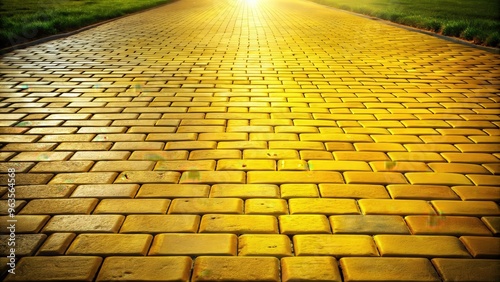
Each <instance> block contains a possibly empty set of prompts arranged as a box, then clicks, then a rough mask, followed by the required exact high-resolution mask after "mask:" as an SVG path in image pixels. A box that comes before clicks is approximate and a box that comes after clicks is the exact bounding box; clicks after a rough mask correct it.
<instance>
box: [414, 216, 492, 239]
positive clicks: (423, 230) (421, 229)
mask: <svg viewBox="0 0 500 282" xmlns="http://www.w3.org/2000/svg"><path fill="white" fill-rule="evenodd" d="M405 220H406V222H407V223H408V227H409V228H410V230H411V231H412V234H416V235H453V236H460V235H478V236H491V232H490V231H489V230H488V228H487V227H486V226H485V225H484V224H483V223H482V221H481V220H480V219H479V218H476V217H464V216H407V217H405Z"/></svg>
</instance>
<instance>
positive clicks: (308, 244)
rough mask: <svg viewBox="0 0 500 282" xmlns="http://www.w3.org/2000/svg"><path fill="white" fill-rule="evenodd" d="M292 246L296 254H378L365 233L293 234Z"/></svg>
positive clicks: (368, 255)
mask: <svg viewBox="0 0 500 282" xmlns="http://www.w3.org/2000/svg"><path fill="white" fill-rule="evenodd" d="M293 246H294V250H295V255H297V256H318V255H319V256H325V255H326V256H334V257H337V258H338V257H346V256H347V257H349V256H365V257H370V256H378V251H377V248H376V247H375V243H374V242H373V239H372V237H371V236H367V235H295V236H293Z"/></svg>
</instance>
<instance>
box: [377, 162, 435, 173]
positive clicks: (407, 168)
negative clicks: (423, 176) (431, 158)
mask: <svg viewBox="0 0 500 282" xmlns="http://www.w3.org/2000/svg"><path fill="white" fill-rule="evenodd" d="M370 166H371V167H372V168H373V170H374V171H376V172H388V171H392V172H415V171H418V172H420V171H431V169H430V168H429V167H428V166H427V164H426V163H424V162H406V161H404V162H396V161H383V162H382V161H377V162H370Z"/></svg>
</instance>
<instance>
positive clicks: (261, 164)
mask: <svg viewBox="0 0 500 282" xmlns="http://www.w3.org/2000/svg"><path fill="white" fill-rule="evenodd" d="M275 169H276V163H275V161H274V160H219V161H218V162H217V170H233V171H234V170H245V171H246V170H275Z"/></svg>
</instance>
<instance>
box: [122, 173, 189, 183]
mask: <svg viewBox="0 0 500 282" xmlns="http://www.w3.org/2000/svg"><path fill="white" fill-rule="evenodd" d="M180 175H181V174H180V173H179V172H173V171H165V172H163V171H124V172H122V173H120V175H118V177H117V178H116V180H115V182H114V183H177V181H178V180H179V177H180Z"/></svg>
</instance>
